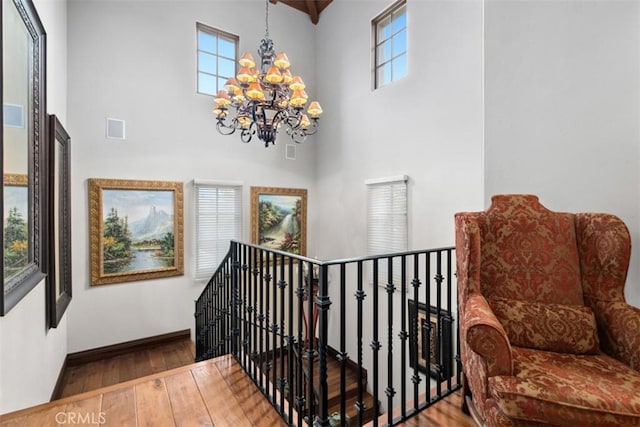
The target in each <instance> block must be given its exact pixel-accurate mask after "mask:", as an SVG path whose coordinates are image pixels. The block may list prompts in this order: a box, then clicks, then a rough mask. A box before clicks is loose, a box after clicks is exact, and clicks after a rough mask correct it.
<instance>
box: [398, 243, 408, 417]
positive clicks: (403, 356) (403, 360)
mask: <svg viewBox="0 0 640 427" xmlns="http://www.w3.org/2000/svg"><path fill="white" fill-rule="evenodd" d="M400 270H401V271H400V295H401V297H400V333H399V334H398V338H400V415H401V417H402V419H404V418H406V417H407V408H406V406H407V339H408V338H409V334H408V333H407V298H406V297H405V295H406V294H407V257H406V255H402V258H401V262H400Z"/></svg>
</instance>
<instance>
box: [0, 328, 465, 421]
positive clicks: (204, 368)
mask: <svg viewBox="0 0 640 427" xmlns="http://www.w3.org/2000/svg"><path fill="white" fill-rule="evenodd" d="M193 360H194V347H193V344H192V342H191V340H190V339H185V340H179V341H174V342H172V343H168V344H163V345H157V346H154V347H150V348H147V349H145V350H140V351H135V352H132V353H129V354H125V355H119V356H115V357H111V358H107V359H103V360H98V361H92V362H89V363H84V364H80V365H77V366H70V367H68V368H67V370H66V375H65V376H64V377H63V379H62V383H61V388H60V393H59V395H60V396H59V397H61V398H62V399H60V400H56V401H53V402H50V403H46V404H43V405H39V406H36V407H33V408H27V409H25V410H21V411H17V412H14V413H10V414H5V415H0V427H8V426H36V427H47V426H61V425H102V426H153V427H156V426H159V427H163V426H186V427H191V426H217V427H221V426H230V427H235V426H240V427H243V426H258V427H262V426H265V427H266V426H269V427H270V426H284V425H286V423H285V422H284V421H283V420H282V419H281V418H280V417H279V415H278V414H277V413H276V411H275V410H274V409H273V407H272V406H271V405H270V403H269V402H268V401H267V400H266V398H265V397H264V396H263V395H262V394H261V393H260V391H259V390H258V388H257V387H256V386H255V384H254V383H253V382H252V381H251V380H250V379H249V377H248V376H247V375H246V374H245V373H244V371H243V370H242V368H241V366H240V365H239V364H238V363H237V362H236V361H235V360H234V359H233V358H232V357H230V356H223V357H221V358H217V359H213V360H208V361H205V362H200V363H196V364H194V363H193ZM185 365H186V366H185ZM123 381H124V382H123ZM118 383H120V384H118ZM78 393H80V394H78ZM460 399H461V397H460V393H459V392H458V393H456V394H453V395H451V396H449V397H447V398H446V399H445V400H443V401H441V402H439V403H437V404H435V405H434V406H432V407H431V408H428V409H426V410H424V411H423V412H421V413H420V414H418V415H416V416H415V417H413V418H411V419H409V420H408V421H406V422H405V423H403V424H401V425H404V426H410V427H417V426H433V427H450V426H451V427H474V426H475V424H474V423H473V420H472V419H471V417H468V416H466V415H464V414H463V413H462V411H461V410H460ZM349 406H350V408H349V409H353V408H351V406H352V405H349ZM386 422H387V416H386V415H384V414H383V415H382V416H381V417H380V418H379V422H378V424H379V425H384V424H385V423H386ZM368 425H372V423H369V424H368Z"/></svg>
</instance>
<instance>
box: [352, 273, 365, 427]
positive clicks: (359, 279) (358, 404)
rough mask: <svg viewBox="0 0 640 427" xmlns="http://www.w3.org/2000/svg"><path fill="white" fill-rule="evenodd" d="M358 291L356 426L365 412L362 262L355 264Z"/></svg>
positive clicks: (361, 421) (361, 420) (361, 422)
mask: <svg viewBox="0 0 640 427" xmlns="http://www.w3.org/2000/svg"><path fill="white" fill-rule="evenodd" d="M356 282H357V286H358V290H357V291H356V295H355V296H356V301H357V315H356V322H357V347H358V371H357V377H358V400H357V402H356V410H357V412H358V425H359V426H361V425H362V424H363V422H364V411H365V410H366V406H365V404H364V402H363V400H362V399H363V386H362V377H363V375H362V369H363V368H362V352H363V349H362V304H363V302H364V299H365V297H366V296H367V295H366V294H365V293H364V291H363V290H362V261H358V263H357V278H356Z"/></svg>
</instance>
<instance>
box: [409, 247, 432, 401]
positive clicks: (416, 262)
mask: <svg viewBox="0 0 640 427" xmlns="http://www.w3.org/2000/svg"><path fill="white" fill-rule="evenodd" d="M427 260H428V255H427ZM427 262H428V261H427ZM411 286H413V302H414V304H415V305H414V307H415V312H414V313H412V314H413V315H412V316H411V325H409V327H410V328H411V331H412V337H413V339H412V340H411V341H410V342H409V345H410V346H411V354H413V355H414V356H413V357H414V360H413V375H412V376H411V381H412V382H413V409H414V410H415V411H417V410H418V405H419V404H420V400H419V395H420V390H419V387H420V382H421V381H422V378H420V374H419V372H418V360H419V358H418V334H419V333H421V331H420V328H418V324H419V323H418V317H417V314H418V300H419V295H420V294H419V291H420V254H415V255H414V256H413V280H412V281H411Z"/></svg>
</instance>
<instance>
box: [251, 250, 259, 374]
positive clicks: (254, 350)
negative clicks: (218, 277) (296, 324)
mask: <svg viewBox="0 0 640 427" xmlns="http://www.w3.org/2000/svg"><path fill="white" fill-rule="evenodd" d="M251 252H252V253H253V256H252V263H251V266H252V274H251V276H252V277H251V288H252V289H253V293H252V299H251V303H252V305H253V306H252V310H251V312H252V320H253V331H252V333H251V365H252V370H253V375H252V378H253V380H254V381H255V379H256V378H257V370H258V366H257V365H258V276H259V274H260V270H259V269H258V250H257V249H256V248H252V249H251Z"/></svg>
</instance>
